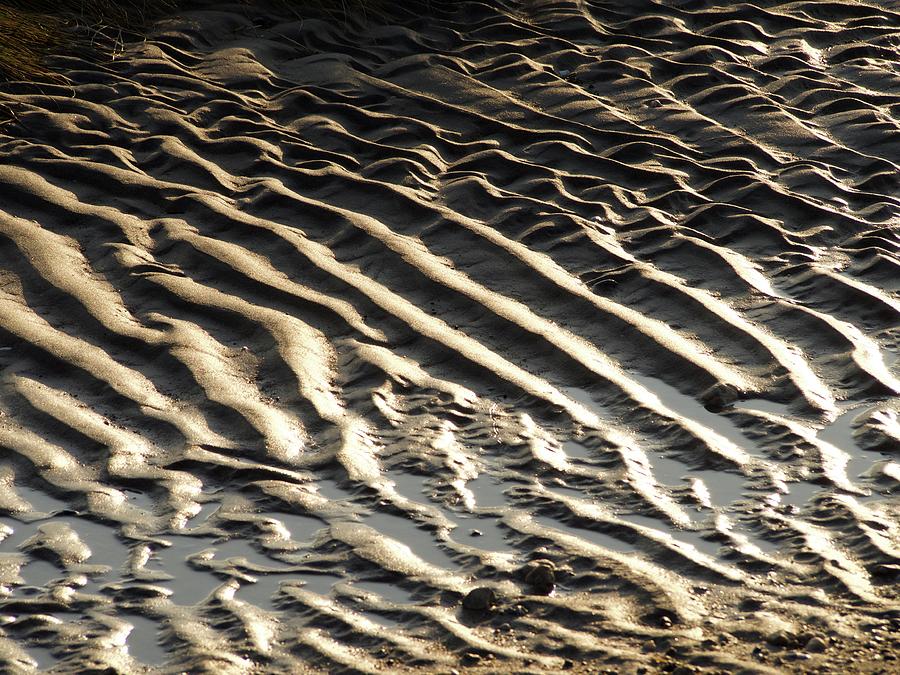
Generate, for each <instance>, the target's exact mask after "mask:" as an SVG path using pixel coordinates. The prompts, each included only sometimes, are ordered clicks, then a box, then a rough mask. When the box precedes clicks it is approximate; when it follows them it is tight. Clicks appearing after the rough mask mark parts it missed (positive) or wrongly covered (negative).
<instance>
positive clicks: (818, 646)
mask: <svg viewBox="0 0 900 675" xmlns="http://www.w3.org/2000/svg"><path fill="white" fill-rule="evenodd" d="M827 648H828V643H826V642H825V640H823V639H822V638H820V637H812V638H810V639H809V642H807V643H806V646H805V647H804V649H805V650H806V651H808V652H812V653H814V654H821V653H822V652H824V651H825V650H826V649H827Z"/></svg>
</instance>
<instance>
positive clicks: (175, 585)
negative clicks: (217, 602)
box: [148, 534, 222, 606]
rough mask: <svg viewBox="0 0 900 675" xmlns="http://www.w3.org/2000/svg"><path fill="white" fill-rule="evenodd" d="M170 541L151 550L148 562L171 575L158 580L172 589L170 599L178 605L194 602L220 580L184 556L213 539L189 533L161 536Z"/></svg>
mask: <svg viewBox="0 0 900 675" xmlns="http://www.w3.org/2000/svg"><path fill="white" fill-rule="evenodd" d="M164 538H165V539H166V540H167V541H170V542H171V543H172V546H170V547H169V548H162V547H160V548H156V549H155V550H154V563H155V564H152V565H148V566H150V567H152V568H153V569H161V570H162V571H164V572H166V573H167V574H170V575H172V577H174V578H173V579H171V580H168V581H161V582H159V585H160V586H164V587H166V588H169V589H170V590H171V591H172V597H171V600H172V602H174V603H176V604H178V605H184V606H190V605H196V604H197V603H198V602H201V601H202V600H203V599H205V598H206V597H207V596H208V595H209V594H210V593H211V592H212V591H213V589H215V588H216V587H218V586H219V585H220V584H221V583H222V580H221V579H220V578H219V577H217V576H215V575H214V574H211V573H209V572H204V571H202V570H199V569H196V568H194V567H192V566H191V565H189V564H188V562H187V557H188V556H189V555H191V554H193V553H197V552H199V551H202V550H203V549H206V548H210V547H211V546H212V545H213V540H212V539H210V538H209V537H189V536H185V535H171V534H167V535H166V536H165V537H164Z"/></svg>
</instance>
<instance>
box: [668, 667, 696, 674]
mask: <svg viewBox="0 0 900 675" xmlns="http://www.w3.org/2000/svg"><path fill="white" fill-rule="evenodd" d="M696 672H697V671H696V670H694V669H693V668H692V667H691V666H678V667H677V668H676V669H675V670H673V671H672V675H694V673H696Z"/></svg>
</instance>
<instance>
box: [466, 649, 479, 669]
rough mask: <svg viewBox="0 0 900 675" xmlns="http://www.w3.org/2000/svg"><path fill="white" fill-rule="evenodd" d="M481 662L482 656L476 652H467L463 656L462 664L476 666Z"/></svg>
mask: <svg viewBox="0 0 900 675" xmlns="http://www.w3.org/2000/svg"><path fill="white" fill-rule="evenodd" d="M480 661H481V655H480V654H476V653H475V652H466V653H465V654H463V657H462V663H463V665H466V666H474V665H475V664H476V663H478V662H480Z"/></svg>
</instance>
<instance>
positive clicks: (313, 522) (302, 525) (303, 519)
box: [266, 513, 326, 543]
mask: <svg viewBox="0 0 900 675" xmlns="http://www.w3.org/2000/svg"><path fill="white" fill-rule="evenodd" d="M266 516H268V517H269V518H272V519H273V520H277V521H278V522H280V523H281V524H282V525H284V526H285V528H287V530H288V532H290V533H291V540H292V541H295V542H297V543H301V542H305V541H310V540H311V539H313V538H314V537H315V535H316V532H318V531H319V530H321V529H322V528H323V527H325V526H326V525H325V523H323V522H322V521H321V520H319V519H318V518H312V517H310V516H300V515H297V514H295V513H267V514H266Z"/></svg>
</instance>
